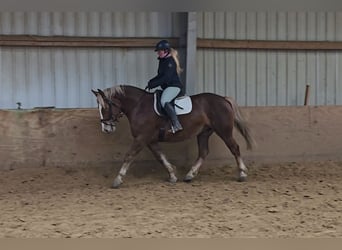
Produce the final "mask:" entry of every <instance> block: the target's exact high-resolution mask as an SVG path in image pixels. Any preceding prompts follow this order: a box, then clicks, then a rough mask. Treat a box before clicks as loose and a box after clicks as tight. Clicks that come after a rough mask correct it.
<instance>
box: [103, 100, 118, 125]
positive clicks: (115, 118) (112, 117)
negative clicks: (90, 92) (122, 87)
mask: <svg viewBox="0 0 342 250" xmlns="http://www.w3.org/2000/svg"><path fill="white" fill-rule="evenodd" d="M103 100H104V101H105V102H106V103H107V104H108V106H109V118H107V119H101V120H100V121H101V123H103V124H105V125H107V126H113V124H111V123H110V122H118V121H119V118H120V117H122V115H123V114H122V111H121V107H120V106H119V105H117V104H116V103H114V102H112V101H111V100H109V99H107V98H104V99H103ZM113 106H115V107H117V108H118V109H119V111H120V112H119V113H118V114H116V115H114V113H113V108H112V107H113Z"/></svg>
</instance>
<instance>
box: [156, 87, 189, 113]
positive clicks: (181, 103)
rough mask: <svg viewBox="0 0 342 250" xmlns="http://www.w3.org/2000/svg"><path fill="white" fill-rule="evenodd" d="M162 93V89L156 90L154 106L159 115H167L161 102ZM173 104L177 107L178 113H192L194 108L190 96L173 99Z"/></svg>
mask: <svg viewBox="0 0 342 250" xmlns="http://www.w3.org/2000/svg"><path fill="white" fill-rule="evenodd" d="M161 94H162V91H161V90H156V92H154V95H153V96H154V102H153V107H154V111H155V112H156V114H157V115H159V116H165V115H166V114H165V111H164V109H163V108H162V106H161V103H160V98H161ZM172 104H173V105H174V107H175V111H176V115H185V114H188V113H190V112H191V110H192V101H191V98H190V96H179V97H177V98H175V99H174V100H173V101H172Z"/></svg>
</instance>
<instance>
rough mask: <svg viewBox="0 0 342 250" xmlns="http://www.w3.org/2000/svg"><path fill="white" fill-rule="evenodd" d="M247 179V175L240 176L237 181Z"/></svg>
mask: <svg viewBox="0 0 342 250" xmlns="http://www.w3.org/2000/svg"><path fill="white" fill-rule="evenodd" d="M245 181H247V176H240V177H239V179H238V182H245Z"/></svg>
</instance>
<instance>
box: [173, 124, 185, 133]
mask: <svg viewBox="0 0 342 250" xmlns="http://www.w3.org/2000/svg"><path fill="white" fill-rule="evenodd" d="M181 130H183V128H182V126H180V127H174V126H172V125H171V131H170V132H172V134H175V133H177V132H178V131H181Z"/></svg>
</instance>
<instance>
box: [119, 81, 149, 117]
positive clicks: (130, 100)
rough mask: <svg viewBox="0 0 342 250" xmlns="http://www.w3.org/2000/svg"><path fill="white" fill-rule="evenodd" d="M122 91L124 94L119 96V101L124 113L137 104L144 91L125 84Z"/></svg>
mask: <svg viewBox="0 0 342 250" xmlns="http://www.w3.org/2000/svg"><path fill="white" fill-rule="evenodd" d="M124 93H125V94H124V95H123V96H121V97H120V102H121V103H122V106H123V109H124V111H125V112H124V113H129V112H130V111H131V110H132V109H134V107H136V106H137V105H138V104H139V102H140V100H141V98H142V97H143V95H144V91H143V90H141V89H139V88H136V87H132V86H125V87H124Z"/></svg>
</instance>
